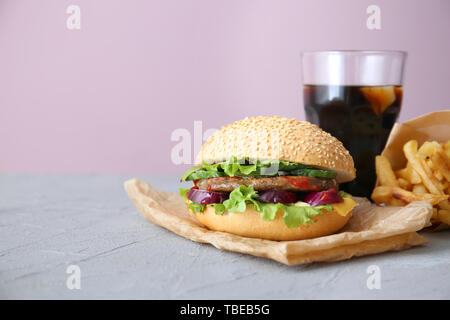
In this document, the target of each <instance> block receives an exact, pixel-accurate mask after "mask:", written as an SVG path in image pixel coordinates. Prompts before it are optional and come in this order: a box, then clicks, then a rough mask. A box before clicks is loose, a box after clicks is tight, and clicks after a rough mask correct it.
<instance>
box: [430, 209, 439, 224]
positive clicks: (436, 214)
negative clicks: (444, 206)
mask: <svg viewBox="0 0 450 320" xmlns="http://www.w3.org/2000/svg"><path fill="white" fill-rule="evenodd" d="M438 219H439V213H438V209H437V208H433V215H432V216H431V220H435V221H438Z"/></svg>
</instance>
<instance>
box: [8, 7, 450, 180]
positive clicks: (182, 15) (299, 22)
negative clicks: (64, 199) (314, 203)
mask: <svg viewBox="0 0 450 320" xmlns="http://www.w3.org/2000/svg"><path fill="white" fill-rule="evenodd" d="M70 4H76V5H79V6H80V8H81V30H74V31H71V30H68V29H67V28H66V19H67V17H68V14H66V8H67V7H68V5H70ZM370 4H377V5H379V6H380V7H381V19H382V30H379V31H369V30H368V29H367V28H366V18H367V14H366V8H367V6H368V5H370ZM449 39H450V1H446V0H441V1H438V0H431V1H412V0H411V1H410V0H397V1H386V0H383V1H381V0H377V1H364V0H353V1H350V0H345V1H334V0H327V1H325V0H320V1H318V0H314V1H300V0H281V1H279V0H278V1H276V0H272V1H264V0H239V1H238V0H152V1H136V0H135V1H130V0H128V1H125V0H123V1H113V0H95V1H93V0H70V1H66V0H42V1H34V0H29V1H24V0H0V172H73V173H85V172H88V173H91V172H97V173H114V172H115V173H175V172H177V173H178V172H182V171H183V170H184V169H185V168H186V167H187V166H186V165H181V166H176V165H174V164H173V163H172V162H171V158H170V151H171V149H172V148H173V147H174V145H175V144H176V143H175V142H173V141H171V140H170V136H171V133H172V132H173V130H175V129H176V128H186V129H188V130H189V131H191V132H193V126H194V120H202V121H203V127H204V129H206V128H218V127H220V126H221V125H223V124H226V123H229V122H232V121H234V120H237V119H240V118H243V117H245V116H250V115H260V114H263V115H269V114H276V115H282V116H288V117H296V118H298V119H303V118H304V114H303V107H302V103H303V102H302V97H301V92H300V87H301V71H300V52H301V51H303V50H322V49H399V50H406V51H408V52H409V57H408V61H407V69H406V75H405V76H406V78H405V84H404V85H405V97H404V102H403V110H402V113H401V116H400V121H404V120H407V119H410V118H414V117H416V116H419V115H421V114H423V113H427V112H430V111H434V110H443V109H448V108H449V106H450V101H449V98H448V92H449V90H450V87H449V84H450V61H449V59H450V41H449Z"/></svg>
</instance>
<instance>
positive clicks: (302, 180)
mask: <svg viewBox="0 0 450 320" xmlns="http://www.w3.org/2000/svg"><path fill="white" fill-rule="evenodd" d="M283 178H284V179H285V180H286V181H287V182H288V183H290V184H291V185H293V186H295V187H297V188H300V189H303V190H319V187H318V186H311V184H310V183H309V179H308V178H307V177H301V176H299V177H296V176H288V177H283Z"/></svg>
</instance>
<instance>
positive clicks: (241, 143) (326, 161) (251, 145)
mask: <svg viewBox="0 0 450 320" xmlns="http://www.w3.org/2000/svg"><path fill="white" fill-rule="evenodd" d="M231 157H237V158H238V159H242V158H245V157H249V158H250V159H258V160H283V161H289V162H296V163H302V164H306V165H310V166H314V167H317V168H320V169H326V170H330V171H334V172H336V173H337V176H336V180H337V182H338V183H341V182H347V181H351V180H353V179H354V178H355V176H356V170H355V167H354V164H353V159H352V157H351V156H350V153H349V152H348V150H347V149H345V148H344V145H343V144H342V142H340V141H339V140H338V139H336V138H335V137H333V136H332V135H330V134H329V133H327V132H325V131H323V130H322V129H320V128H319V127H318V126H316V125H314V124H311V123H309V122H306V121H298V120H296V119H288V118H282V117H275V116H260V117H251V118H245V119H243V120H239V121H236V122H233V123H231V124H229V125H226V126H224V127H222V128H221V129H220V130H219V131H217V132H215V133H214V134H213V135H212V136H210V137H209V138H208V140H207V141H206V142H205V144H204V145H203V147H202V149H201V150H200V153H199V154H198V155H197V158H196V161H195V162H196V164H197V165H199V164H202V163H203V162H205V161H206V162H208V163H216V162H222V161H226V160H227V159H229V158H231Z"/></svg>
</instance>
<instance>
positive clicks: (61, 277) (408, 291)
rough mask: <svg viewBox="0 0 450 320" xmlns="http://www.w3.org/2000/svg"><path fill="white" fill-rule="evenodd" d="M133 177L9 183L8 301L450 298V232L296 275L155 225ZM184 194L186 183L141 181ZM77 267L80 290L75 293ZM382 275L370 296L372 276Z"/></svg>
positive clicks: (1, 240)
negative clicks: (128, 190)
mask: <svg viewBox="0 0 450 320" xmlns="http://www.w3.org/2000/svg"><path fill="white" fill-rule="evenodd" d="M127 178H130V177H126V176H105V175H103V176H100V175H83V176H80V175H23V174H22V175H15V174H3V175H0V297H1V298H7V299H14V298H26V299H38V298H44V299H47V298H50V299H58V298H63V299H78V298H87V299H92V298H119V299H122V298H149V299H304V298H306V299H319V298H325V299H339V298H357V299H380V298H430V299H431V298H447V299H448V298H450V272H449V271H450V268H449V267H450V232H440V233H436V234H430V233H425V235H426V236H427V237H428V238H429V240H430V242H429V244H428V245H426V246H423V247H417V248H413V249H409V250H406V251H403V252H397V253H385V254H381V255H375V256H370V257H362V258H357V259H351V260H348V261H344V262H338V263H326V264H324V263H316V264H311V265H307V266H300V267H288V266H284V265H281V264H279V263H277V262H274V261H270V260H266V259H263V258H257V257H252V256H247V255H243V254H237V253H233V252H226V251H221V250H218V249H216V248H214V247H212V246H210V245H207V244H199V243H195V242H191V241H189V240H186V239H183V238H181V237H179V236H177V235H175V234H172V233H171V232H169V231H167V230H164V229H162V228H160V227H157V226H155V225H153V224H151V223H149V222H147V221H146V220H145V219H144V218H143V217H141V215H140V214H139V213H138V212H137V211H136V209H135V207H134V205H133V204H132V203H131V201H130V200H129V199H128V198H127V196H126V194H125V192H124V190H123V186H122V185H123V181H124V180H126V179H127ZM140 178H141V179H143V180H146V181H148V182H150V183H151V184H152V185H153V186H154V187H156V188H160V189H163V190H167V191H175V190H177V188H178V187H179V185H178V180H177V177H175V176H173V177H168V176H166V177H162V176H160V177H158V176H151V177H145V176H142V177H140ZM69 265H77V266H79V268H80V270H81V277H80V281H81V282H80V283H81V289H79V290H77V289H73V290H69V289H68V288H67V285H66V281H67V278H68V277H69V276H70V275H69V274H67V273H66V271H67V267H68V266H69ZM371 265H376V266H378V267H379V269H380V276H381V278H380V279H381V289H379V290H377V289H372V290H369V289H368V287H367V284H366V281H367V279H368V277H369V276H370V274H368V273H367V268H368V267H369V266H371Z"/></svg>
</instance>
